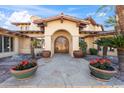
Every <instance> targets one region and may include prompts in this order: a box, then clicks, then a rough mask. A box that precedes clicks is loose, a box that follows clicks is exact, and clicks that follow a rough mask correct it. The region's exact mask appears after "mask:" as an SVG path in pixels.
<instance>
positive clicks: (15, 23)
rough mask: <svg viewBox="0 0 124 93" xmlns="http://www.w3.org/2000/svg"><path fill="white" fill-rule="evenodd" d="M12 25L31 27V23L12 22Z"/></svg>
mask: <svg viewBox="0 0 124 93" xmlns="http://www.w3.org/2000/svg"><path fill="white" fill-rule="evenodd" d="M11 24H13V25H16V26H18V25H30V24H31V23H30V22H12V23H11Z"/></svg>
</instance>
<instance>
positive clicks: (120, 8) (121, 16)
mask: <svg viewBox="0 0 124 93" xmlns="http://www.w3.org/2000/svg"><path fill="white" fill-rule="evenodd" d="M114 9H115V12H116V15H117V18H115V17H114V16H111V17H109V18H108V20H106V21H105V23H107V24H109V26H119V27H117V28H119V29H116V30H117V32H120V33H121V34H123V35H124V5H116V6H110V5H102V6H101V7H99V8H98V10H97V11H96V13H98V12H100V11H104V12H110V11H111V10H114ZM117 24H118V25H117Z"/></svg>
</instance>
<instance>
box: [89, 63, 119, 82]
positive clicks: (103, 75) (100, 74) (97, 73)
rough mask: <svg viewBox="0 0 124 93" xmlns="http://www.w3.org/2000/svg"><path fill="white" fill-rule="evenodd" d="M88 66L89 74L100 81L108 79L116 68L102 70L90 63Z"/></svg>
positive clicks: (114, 72)
mask: <svg viewBox="0 0 124 93" xmlns="http://www.w3.org/2000/svg"><path fill="white" fill-rule="evenodd" d="M89 68H90V71H91V75H92V76H94V77H95V78H96V79H97V80H101V81H109V79H111V78H112V77H113V76H114V75H115V74H116V73H117V71H116V70H113V71H108V70H102V69H98V68H95V67H93V66H91V65H89Z"/></svg>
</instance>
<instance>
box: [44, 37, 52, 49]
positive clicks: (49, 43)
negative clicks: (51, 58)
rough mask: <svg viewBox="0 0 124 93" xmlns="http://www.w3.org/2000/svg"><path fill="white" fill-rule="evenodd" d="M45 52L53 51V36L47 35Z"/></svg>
mask: <svg viewBox="0 0 124 93" xmlns="http://www.w3.org/2000/svg"><path fill="white" fill-rule="evenodd" d="M45 50H49V51H51V35H45Z"/></svg>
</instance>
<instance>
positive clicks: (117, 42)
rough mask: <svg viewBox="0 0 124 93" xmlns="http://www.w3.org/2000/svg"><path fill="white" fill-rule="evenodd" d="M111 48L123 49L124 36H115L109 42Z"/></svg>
mask: <svg viewBox="0 0 124 93" xmlns="http://www.w3.org/2000/svg"><path fill="white" fill-rule="evenodd" d="M110 44H111V46H112V47H115V48H124V35H121V34H118V35H115V36H114V37H113V38H112V39H111V42H110Z"/></svg>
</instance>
